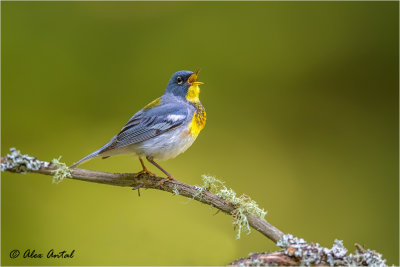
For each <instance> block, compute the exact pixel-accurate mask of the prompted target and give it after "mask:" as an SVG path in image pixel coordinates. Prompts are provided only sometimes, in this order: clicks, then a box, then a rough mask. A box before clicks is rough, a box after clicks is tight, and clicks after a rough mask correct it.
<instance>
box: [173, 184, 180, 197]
mask: <svg viewBox="0 0 400 267" xmlns="http://www.w3.org/2000/svg"><path fill="white" fill-rule="evenodd" d="M172 193H173V194H174V195H179V190H178V186H177V185H174V187H173V188H172Z"/></svg>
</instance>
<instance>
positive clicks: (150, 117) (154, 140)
mask: <svg viewBox="0 0 400 267" xmlns="http://www.w3.org/2000/svg"><path fill="white" fill-rule="evenodd" d="M199 71H200V70H197V71H196V72H192V71H178V72H176V73H174V74H173V75H172V77H171V79H170V80H169V82H168V85H167V88H166V89H165V92H164V94H163V95H162V96H161V97H159V98H157V99H156V100H154V101H152V102H150V103H149V104H148V105H146V106H145V107H144V108H143V109H141V110H139V112H137V113H136V114H135V115H133V116H132V118H131V119H130V120H129V121H128V123H127V124H126V125H125V126H124V127H123V128H122V129H121V131H120V132H119V133H118V134H117V135H115V136H114V137H113V138H112V139H111V140H110V142H108V143H107V144H106V145H104V146H103V147H101V148H100V149H99V150H97V151H95V152H93V153H92V154H90V155H88V156H86V157H84V158H83V159H81V160H79V161H78V162H76V163H74V164H73V165H72V166H71V167H76V166H77V165H79V164H81V163H83V162H85V161H87V160H89V159H92V158H95V157H102V158H108V157H110V156H114V155H118V154H131V153H134V154H135V155H137V156H138V157H139V160H140V163H141V165H142V167H143V170H142V171H141V172H139V173H138V175H139V174H141V173H148V174H152V173H151V172H149V171H148V170H147V168H146V166H145V165H144V162H143V159H142V157H145V158H146V159H147V160H148V161H149V162H150V163H152V164H153V165H155V166H156V167H157V168H159V169H160V170H161V171H162V172H163V173H165V174H166V175H167V177H168V179H172V180H176V179H175V178H174V177H173V176H172V175H171V174H169V173H168V172H167V171H166V170H164V169H163V168H162V167H161V166H160V165H158V164H157V163H156V162H155V161H154V160H167V159H170V158H174V157H176V156H178V155H179V154H181V153H183V152H184V151H186V149H188V148H189V147H190V146H191V145H192V144H193V142H194V140H196V138H197V136H198V135H199V133H200V131H201V130H202V129H203V128H204V126H205V123H206V111H205V109H204V107H203V105H202V104H201V102H200V100H199V94H200V88H199V85H201V84H203V83H202V82H198V81H197V76H198V75H199Z"/></svg>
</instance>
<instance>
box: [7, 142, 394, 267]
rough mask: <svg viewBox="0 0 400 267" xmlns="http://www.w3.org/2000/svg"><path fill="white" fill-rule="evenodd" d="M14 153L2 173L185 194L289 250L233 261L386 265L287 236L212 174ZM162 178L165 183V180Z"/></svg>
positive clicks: (338, 246)
mask: <svg viewBox="0 0 400 267" xmlns="http://www.w3.org/2000/svg"><path fill="white" fill-rule="evenodd" d="M10 151H11V153H10V154H8V155H7V156H6V157H2V158H1V171H10V172H14V173H26V172H34V173H39V174H44V175H51V176H53V182H55V183H58V182H60V181H62V180H63V179H64V178H69V179H73V180H80V181H86V182H94V183H100V184H108V185H114V186H124V187H131V188H134V189H139V188H149V189H156V190H162V191H166V192H170V193H172V194H174V195H181V196H183V197H187V198H189V199H195V200H197V201H200V202H202V203H205V204H207V205H210V206H211V207H215V208H217V209H218V210H220V211H223V212H225V213H227V214H230V215H232V216H233V222H232V223H233V225H234V226H235V227H236V228H237V230H238V232H237V235H236V237H237V239H238V238H240V234H241V232H242V231H243V230H247V232H248V233H250V226H251V227H252V228H254V229H256V230H257V231H259V232H260V233H262V234H263V235H265V236H266V237H268V238H269V239H271V240H272V241H273V242H275V243H276V244H277V245H278V246H280V247H282V248H283V249H284V250H282V251H279V252H273V253H258V254H252V255H251V256H250V257H249V258H246V259H240V260H238V261H235V262H234V263H232V264H233V265H254V264H256V265H270V264H279V265H299V264H301V265H331V266H336V265H374V266H385V264H386V263H385V260H383V259H382V255H381V254H379V253H377V252H375V251H371V250H368V249H363V248H361V246H359V245H357V249H358V251H356V252H355V253H354V254H349V255H347V250H346V249H345V248H344V246H343V244H342V242H341V241H338V240H336V241H335V243H334V245H333V247H332V248H330V249H329V248H324V247H321V246H320V245H319V244H318V243H316V244H313V243H307V242H306V241H304V240H303V239H299V238H295V237H293V236H292V235H285V234H284V233H283V232H281V231H280V230H279V229H277V228H276V227H275V226H273V225H271V224H270V223H268V222H267V221H266V220H265V219H264V217H265V215H266V211H264V210H263V209H261V208H259V207H258V205H257V203H256V202H255V201H254V200H252V199H251V198H250V197H248V196H247V195H245V194H242V195H240V196H237V195H236V192H235V191H233V190H232V189H231V188H228V187H226V186H225V184H224V182H222V181H221V180H218V179H216V178H215V177H213V176H208V175H203V176H202V180H203V184H202V186H193V185H189V184H185V183H182V182H179V181H170V180H168V181H165V179H164V178H162V177H156V176H151V175H148V174H142V173H141V174H139V175H138V174H135V173H107V172H99V171H92V170H86V169H79V168H73V169H70V168H68V167H67V165H66V164H64V163H62V162H60V161H59V159H60V158H58V159H54V160H52V162H46V161H40V160H38V159H36V158H35V157H31V156H28V155H22V154H21V153H20V152H19V151H18V150H16V149H15V148H12V149H10ZM161 181H163V182H161Z"/></svg>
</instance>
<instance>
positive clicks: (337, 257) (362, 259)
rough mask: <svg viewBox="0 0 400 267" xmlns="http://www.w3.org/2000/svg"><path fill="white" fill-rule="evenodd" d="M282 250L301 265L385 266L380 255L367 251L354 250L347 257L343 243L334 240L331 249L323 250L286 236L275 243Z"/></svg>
mask: <svg viewBox="0 0 400 267" xmlns="http://www.w3.org/2000/svg"><path fill="white" fill-rule="evenodd" d="M276 245H277V246H279V247H281V248H283V249H284V253H285V254H286V255H288V256H292V257H295V258H296V259H298V260H299V261H300V264H301V265H306V266H310V265H330V266H363V265H368V266H386V260H384V259H382V254H380V253H377V252H375V251H372V250H369V249H362V251H359V250H356V251H355V253H354V254H352V253H350V254H349V255H347V252H348V250H347V249H346V248H345V247H344V245H343V241H341V240H335V242H334V243H333V246H332V248H325V247H322V246H320V244H318V243H315V244H314V243H307V242H306V241H305V240H304V239H303V238H297V237H293V235H290V234H286V235H284V236H283V237H282V238H281V240H279V241H278V242H277V243H276Z"/></svg>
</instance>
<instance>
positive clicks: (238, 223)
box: [201, 175, 267, 239]
mask: <svg viewBox="0 0 400 267" xmlns="http://www.w3.org/2000/svg"><path fill="white" fill-rule="evenodd" d="M202 179H203V185H202V187H201V188H203V189H204V190H208V191H210V192H212V193H214V194H216V195H217V196H218V197H220V198H223V199H225V200H227V201H229V202H231V203H232V204H233V205H234V206H235V209H234V210H233V211H232V216H233V222H232V224H233V226H234V228H235V229H237V235H236V239H240V235H241V233H242V231H243V230H245V231H247V233H248V234H250V233H251V229H250V225H249V221H248V220H247V214H249V213H251V214H253V215H254V216H256V217H258V218H260V219H264V217H265V215H266V214H267V212H266V211H265V210H264V209H261V208H259V207H258V204H257V203H256V202H255V201H254V200H252V199H251V198H250V197H249V196H247V195H245V194H242V195H241V196H239V197H237V196H236V192H235V191H233V189H232V188H227V187H226V186H225V185H224V182H223V181H221V180H218V179H217V178H215V177H213V176H209V175H202Z"/></svg>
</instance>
